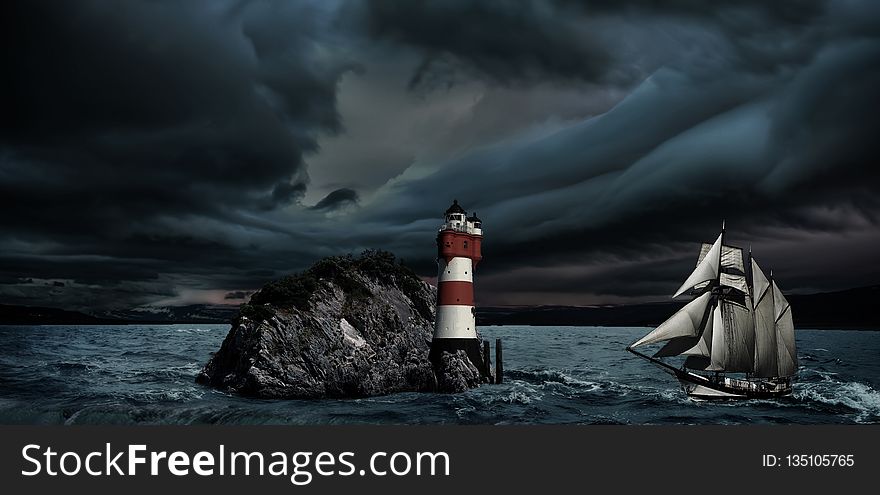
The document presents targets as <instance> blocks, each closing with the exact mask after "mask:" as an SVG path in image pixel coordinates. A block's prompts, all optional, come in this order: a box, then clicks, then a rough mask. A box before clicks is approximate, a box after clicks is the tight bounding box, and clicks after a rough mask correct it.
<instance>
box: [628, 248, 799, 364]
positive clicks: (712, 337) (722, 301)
mask: <svg viewBox="0 0 880 495" xmlns="http://www.w3.org/2000/svg"><path fill="white" fill-rule="evenodd" d="M749 254H750V256H749V258H750V263H749V265H750V266H749V268H750V269H751V273H752V286H751V287H749V285H748V284H747V283H746V264H745V263H744V260H743V252H742V249H740V248H738V247H735V246H728V245H726V244H724V233H723V231H722V234H721V235H720V236H718V239H717V240H716V241H715V242H714V243H712V244H708V243H704V244H703V245H702V247H701V249H700V255H699V257H698V260H697V266H696V268H695V269H694V271H693V272H692V273H691V274H690V276H688V278H687V280H685V282H684V283H683V284H682V285H681V287H680V288H679V289H678V291H676V293H675V296H673V297H677V296H679V295H681V294H683V293H685V292H689V291H690V292H691V293H697V294H698V295H697V297H695V298H694V299H693V300H692V301H691V302H689V303H688V304H686V305H685V306H684V307H682V308H681V309H680V310H678V311H677V312H676V313H675V314H673V315H672V316H671V317H670V318H669V319H668V320H666V321H664V322H663V323H661V324H660V326H658V327H657V328H655V329H654V330H653V331H651V332H649V333H648V334H647V335H645V336H644V337H642V338H641V339H639V340H638V341H636V342H635V343H633V344H632V346H631V347H638V346H641V345H647V344H653V343H657V342H665V345H664V346H663V347H662V348H660V350H659V351H657V352H656V353H655V354H654V357H655V358H661V357H672V356H685V357H687V359H686V361H685V367H686V368H691V369H701V370H709V371H726V372H739V373H748V374H752V375H753V376H755V377H760V378H772V377H788V376H792V375H794V374H795V373H796V372H797V349H796V346H795V338H794V325H793V322H792V316H791V306H790V305H789V304H788V301H787V300H786V299H785V296H784V295H783V294H782V291H781V290H779V287H778V286H777V285H776V282H775V281H773V280H770V279H768V278H767V277H766V276H765V275H764V272H763V271H762V270H761V268H760V267H759V266H758V263H757V262H756V261H755V260H754V259H753V258H751V252H750V253H749Z"/></svg>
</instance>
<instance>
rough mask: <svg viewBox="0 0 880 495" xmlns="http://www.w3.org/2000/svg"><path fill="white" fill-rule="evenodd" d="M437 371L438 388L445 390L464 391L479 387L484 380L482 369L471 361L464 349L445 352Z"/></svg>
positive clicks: (452, 391)
mask: <svg viewBox="0 0 880 495" xmlns="http://www.w3.org/2000/svg"><path fill="white" fill-rule="evenodd" d="M435 372H436V375H437V389H438V390H442V391H443V392H451V393H455V392H464V391H465V390H468V389H471V388H474V387H479V386H480V383H481V382H482V381H483V376H482V374H481V373H480V370H478V369H477V367H476V366H474V364H473V363H471V360H470V359H468V357H467V353H466V352H465V351H462V350H459V351H456V353H455V354H451V353H449V352H444V353H443V354H442V355H441V356H440V362H439V363H438V364H437V368H436V370H435Z"/></svg>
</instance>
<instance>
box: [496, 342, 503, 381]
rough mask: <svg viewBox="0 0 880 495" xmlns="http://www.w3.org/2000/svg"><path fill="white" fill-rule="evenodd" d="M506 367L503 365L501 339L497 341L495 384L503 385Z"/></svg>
mask: <svg viewBox="0 0 880 495" xmlns="http://www.w3.org/2000/svg"><path fill="white" fill-rule="evenodd" d="M503 374H504V365H503V364H501V339H495V383H501V381H502V378H501V377H502V375H503Z"/></svg>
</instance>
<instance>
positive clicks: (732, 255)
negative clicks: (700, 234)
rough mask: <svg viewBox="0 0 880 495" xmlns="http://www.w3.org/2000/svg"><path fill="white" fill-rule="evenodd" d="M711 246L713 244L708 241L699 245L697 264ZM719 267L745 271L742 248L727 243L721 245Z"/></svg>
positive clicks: (740, 271) (739, 271)
mask: <svg viewBox="0 0 880 495" xmlns="http://www.w3.org/2000/svg"><path fill="white" fill-rule="evenodd" d="M712 246H714V244H709V243H708V242H704V243H703V244H702V245H701V246H700V255H699V257H698V258H697V264H698V265H699V264H700V262H701V261H703V258H705V257H706V254H708V253H709V250H710V249H712ZM721 268H727V269H729V270H731V271H733V272H738V273H745V262H744V258H743V252H742V248H738V247H736V246H728V245H727V244H724V245H723V246H721Z"/></svg>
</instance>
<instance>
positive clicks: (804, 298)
mask: <svg viewBox="0 0 880 495" xmlns="http://www.w3.org/2000/svg"><path fill="white" fill-rule="evenodd" d="M786 298H788V301H789V303H791V307H792V311H793V315H794V322H795V327H796V328H817V329H865V330H880V314H878V312H877V311H873V309H874V306H875V305H876V304H877V302H878V301H880V285H872V286H868V287H858V288H854V289H847V290H842V291H837V292H822V293H817V294H790V295H786ZM684 303H685V301H669V302H654V303H643V304H625V305H614V306H519V307H484V308H477V325H481V326H487V325H533V326H612V327H619V326H628V327H629V326H632V327H635V326H656V325H659V324H660V323H661V322H663V320H665V319H666V318H668V317H669V316H670V315H672V313H674V312H675V311H676V310H678V309H679V308H680V307H682V306H683V305H684Z"/></svg>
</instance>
